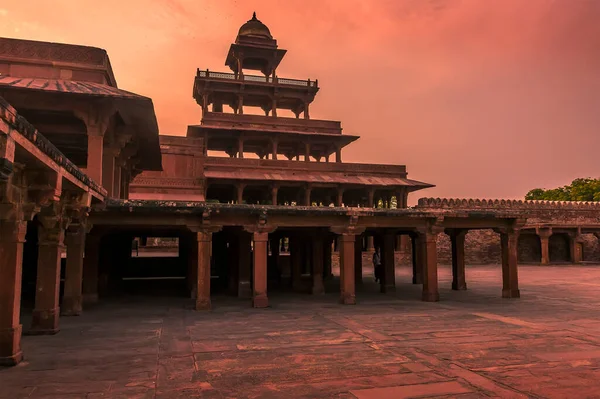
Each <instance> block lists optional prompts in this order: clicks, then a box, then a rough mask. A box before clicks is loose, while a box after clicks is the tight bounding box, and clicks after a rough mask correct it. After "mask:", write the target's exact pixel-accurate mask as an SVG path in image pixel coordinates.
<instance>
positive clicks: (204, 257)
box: [195, 230, 212, 310]
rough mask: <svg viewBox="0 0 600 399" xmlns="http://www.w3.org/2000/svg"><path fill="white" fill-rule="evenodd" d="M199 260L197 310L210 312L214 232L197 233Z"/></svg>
mask: <svg viewBox="0 0 600 399" xmlns="http://www.w3.org/2000/svg"><path fill="white" fill-rule="evenodd" d="M195 235H196V246H197V250H196V251H195V252H197V255H198V258H197V265H198V269H197V272H196V281H195V283H196V284H195V285H196V310H210V307H211V303H210V251H211V246H212V231H210V230H200V231H198V232H195Z"/></svg>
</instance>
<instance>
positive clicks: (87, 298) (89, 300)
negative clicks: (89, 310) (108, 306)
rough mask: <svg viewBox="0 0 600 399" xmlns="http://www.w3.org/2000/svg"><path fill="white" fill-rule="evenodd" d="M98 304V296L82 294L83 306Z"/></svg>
mask: <svg viewBox="0 0 600 399" xmlns="http://www.w3.org/2000/svg"><path fill="white" fill-rule="evenodd" d="M97 303H98V294H83V304H84V305H95V304H97Z"/></svg>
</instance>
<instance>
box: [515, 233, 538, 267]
mask: <svg viewBox="0 0 600 399" xmlns="http://www.w3.org/2000/svg"><path fill="white" fill-rule="evenodd" d="M517 250H518V259H519V262H523V263H538V262H541V261H542V244H541V242H540V238H539V237H538V236H537V235H536V234H521V235H520V236H519V241H518V244H517Z"/></svg>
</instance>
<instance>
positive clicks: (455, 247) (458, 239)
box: [446, 229, 467, 291]
mask: <svg viewBox="0 0 600 399" xmlns="http://www.w3.org/2000/svg"><path fill="white" fill-rule="evenodd" d="M446 234H448V235H449V236H450V242H451V245H452V289H453V290H455V291H464V290H466V289H467V281H466V278H465V236H466V235H467V231H466V230H459V229H449V230H447V231H446Z"/></svg>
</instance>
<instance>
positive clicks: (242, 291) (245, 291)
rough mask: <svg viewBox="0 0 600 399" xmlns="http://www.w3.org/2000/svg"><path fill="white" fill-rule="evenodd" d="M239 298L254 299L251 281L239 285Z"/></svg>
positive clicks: (241, 282)
mask: <svg viewBox="0 0 600 399" xmlns="http://www.w3.org/2000/svg"><path fill="white" fill-rule="evenodd" d="M238 298H252V286H251V285H250V281H240V282H239V284H238Z"/></svg>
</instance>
